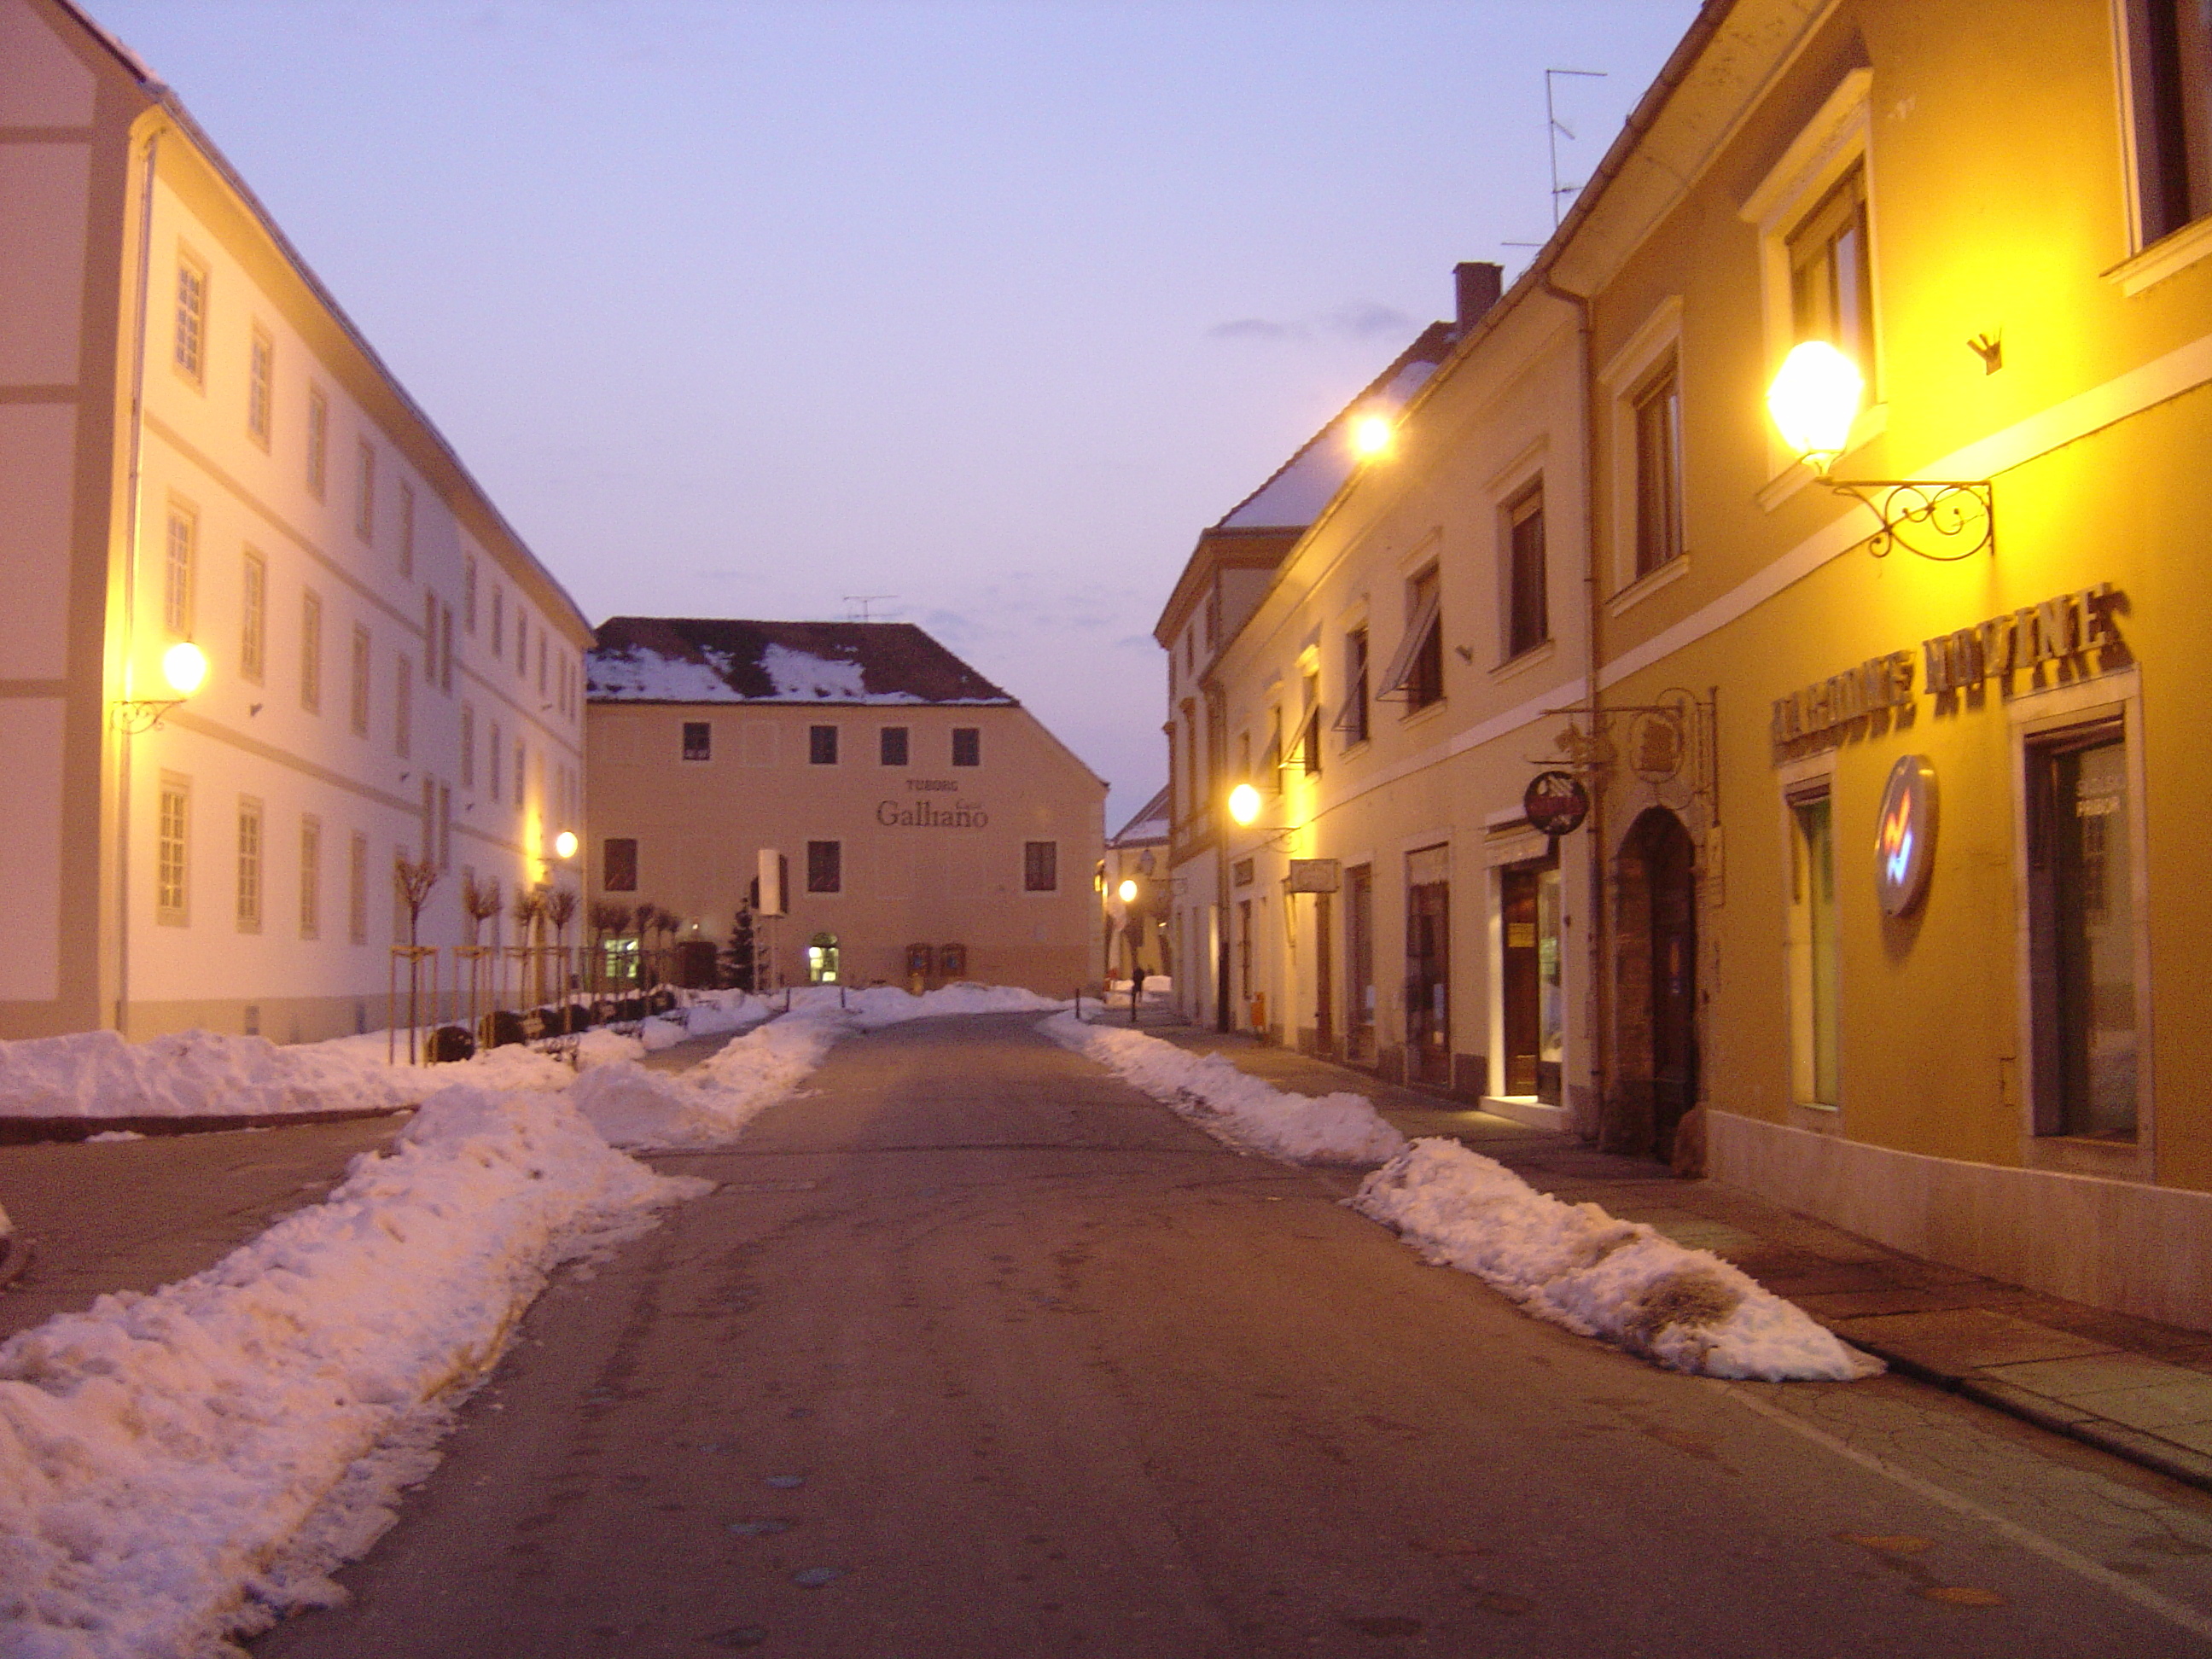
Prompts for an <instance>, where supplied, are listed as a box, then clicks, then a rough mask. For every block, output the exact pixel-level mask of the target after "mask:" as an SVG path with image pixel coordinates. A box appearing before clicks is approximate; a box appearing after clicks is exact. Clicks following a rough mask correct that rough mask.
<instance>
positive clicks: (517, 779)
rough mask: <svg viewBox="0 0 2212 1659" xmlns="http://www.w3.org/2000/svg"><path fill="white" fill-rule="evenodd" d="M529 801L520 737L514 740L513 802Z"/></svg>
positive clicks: (521, 803)
mask: <svg viewBox="0 0 2212 1659" xmlns="http://www.w3.org/2000/svg"><path fill="white" fill-rule="evenodd" d="M528 801H529V778H528V769H527V768H526V766H525V764H524V755H523V749H522V739H521V738H516V739H515V740H514V804H515V805H517V806H521V805H526V804H527V803H528Z"/></svg>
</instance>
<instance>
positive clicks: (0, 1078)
mask: <svg viewBox="0 0 2212 1659" xmlns="http://www.w3.org/2000/svg"><path fill="white" fill-rule="evenodd" d="M365 1042H368V1039H364V1038H361V1037H349V1038H344V1039H342V1040H341V1041H340V1042H316V1043H301V1044H297V1045H295V1046H293V1047H289V1048H279V1047H278V1046H277V1045H276V1044H275V1043H273V1042H270V1041H269V1040H268V1039H267V1038H265V1037H258V1036H217V1035H216V1033H214V1032H212V1031H183V1032H179V1033H178V1034H176V1035H174V1036H158V1037H155V1038H153V1039H151V1040H150V1041H149V1042H135V1043H134V1042H125V1041H124V1040H123V1038H122V1037H121V1036H118V1034H117V1033H115V1032H113V1031H79V1032H76V1033H73V1034H72V1035H70V1036H53V1037H30V1038H26V1039H24V1040H23V1041H21V1042H0V1116H6V1117H92V1118H98V1117H214V1116H236V1117H248V1116H263V1115H275V1114H278V1113H284V1112H335V1111H347V1110H364V1111H374V1110H380V1109H382V1110H388V1109H393V1108H397V1107H400V1106H407V1105H411V1104H413V1103H415V1102H416V1101H417V1100H419V1099H421V1098H422V1094H423V1093H424V1092H425V1089H424V1087H423V1084H422V1082H419V1081H416V1079H413V1078H410V1075H409V1074H408V1073H405V1072H404V1071H398V1070H394V1069H393V1068H391V1067H389V1066H386V1065H385V1064H384V1039H383V1038H382V1037H381V1036H378V1037H377V1038H375V1039H374V1064H370V1063H368V1062H367V1060H366V1059H365V1057H364V1056H365V1054H366V1052H367V1051H366V1050H365V1049H358V1048H356V1046H357V1045H362V1044H364V1043H365ZM429 1075H430V1074H429V1073H423V1074H422V1078H423V1079H426V1080H427V1079H428V1076H429ZM443 1080H444V1079H441V1081H443Z"/></svg>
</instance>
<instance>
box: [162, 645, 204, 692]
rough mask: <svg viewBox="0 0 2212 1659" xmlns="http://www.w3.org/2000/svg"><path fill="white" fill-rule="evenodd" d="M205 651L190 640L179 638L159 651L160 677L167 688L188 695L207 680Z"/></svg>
mask: <svg viewBox="0 0 2212 1659" xmlns="http://www.w3.org/2000/svg"><path fill="white" fill-rule="evenodd" d="M207 668H208V664H207V653H206V652H204V651H203V650H201V649H200V648H199V647H197V645H194V644H193V643H192V642H191V641H190V640H179V641H177V642H176V644H174V645H173V646H171V647H169V648H168V649H167V651H164V652H163V653H161V678H163V679H165V680H167V681H168V683H169V690H172V691H173V692H175V693H176V694H177V695H178V696H180V697H189V696H191V695H192V693H193V692H195V691H197V690H199V689H200V687H201V686H202V685H203V684H205V683H206V680H207Z"/></svg>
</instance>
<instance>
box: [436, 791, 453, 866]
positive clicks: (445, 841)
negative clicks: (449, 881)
mask: <svg viewBox="0 0 2212 1659" xmlns="http://www.w3.org/2000/svg"><path fill="white" fill-rule="evenodd" d="M438 867H439V868H440V869H441V870H450V869H452V868H453V786H452V785H451V784H449V783H447V781H445V780H444V779H442V778H441V779H440V780H439V781H438Z"/></svg>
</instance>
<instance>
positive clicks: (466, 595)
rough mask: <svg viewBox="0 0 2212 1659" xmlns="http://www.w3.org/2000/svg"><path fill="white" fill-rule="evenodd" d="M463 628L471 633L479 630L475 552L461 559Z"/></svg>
mask: <svg viewBox="0 0 2212 1659" xmlns="http://www.w3.org/2000/svg"><path fill="white" fill-rule="evenodd" d="M461 629H462V631H463V632H465V633H469V634H473V633H475V632H476V631H477V561H476V555H474V554H473V553H471V555H470V556H468V557H467V558H465V559H464V560H462V561H461Z"/></svg>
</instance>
